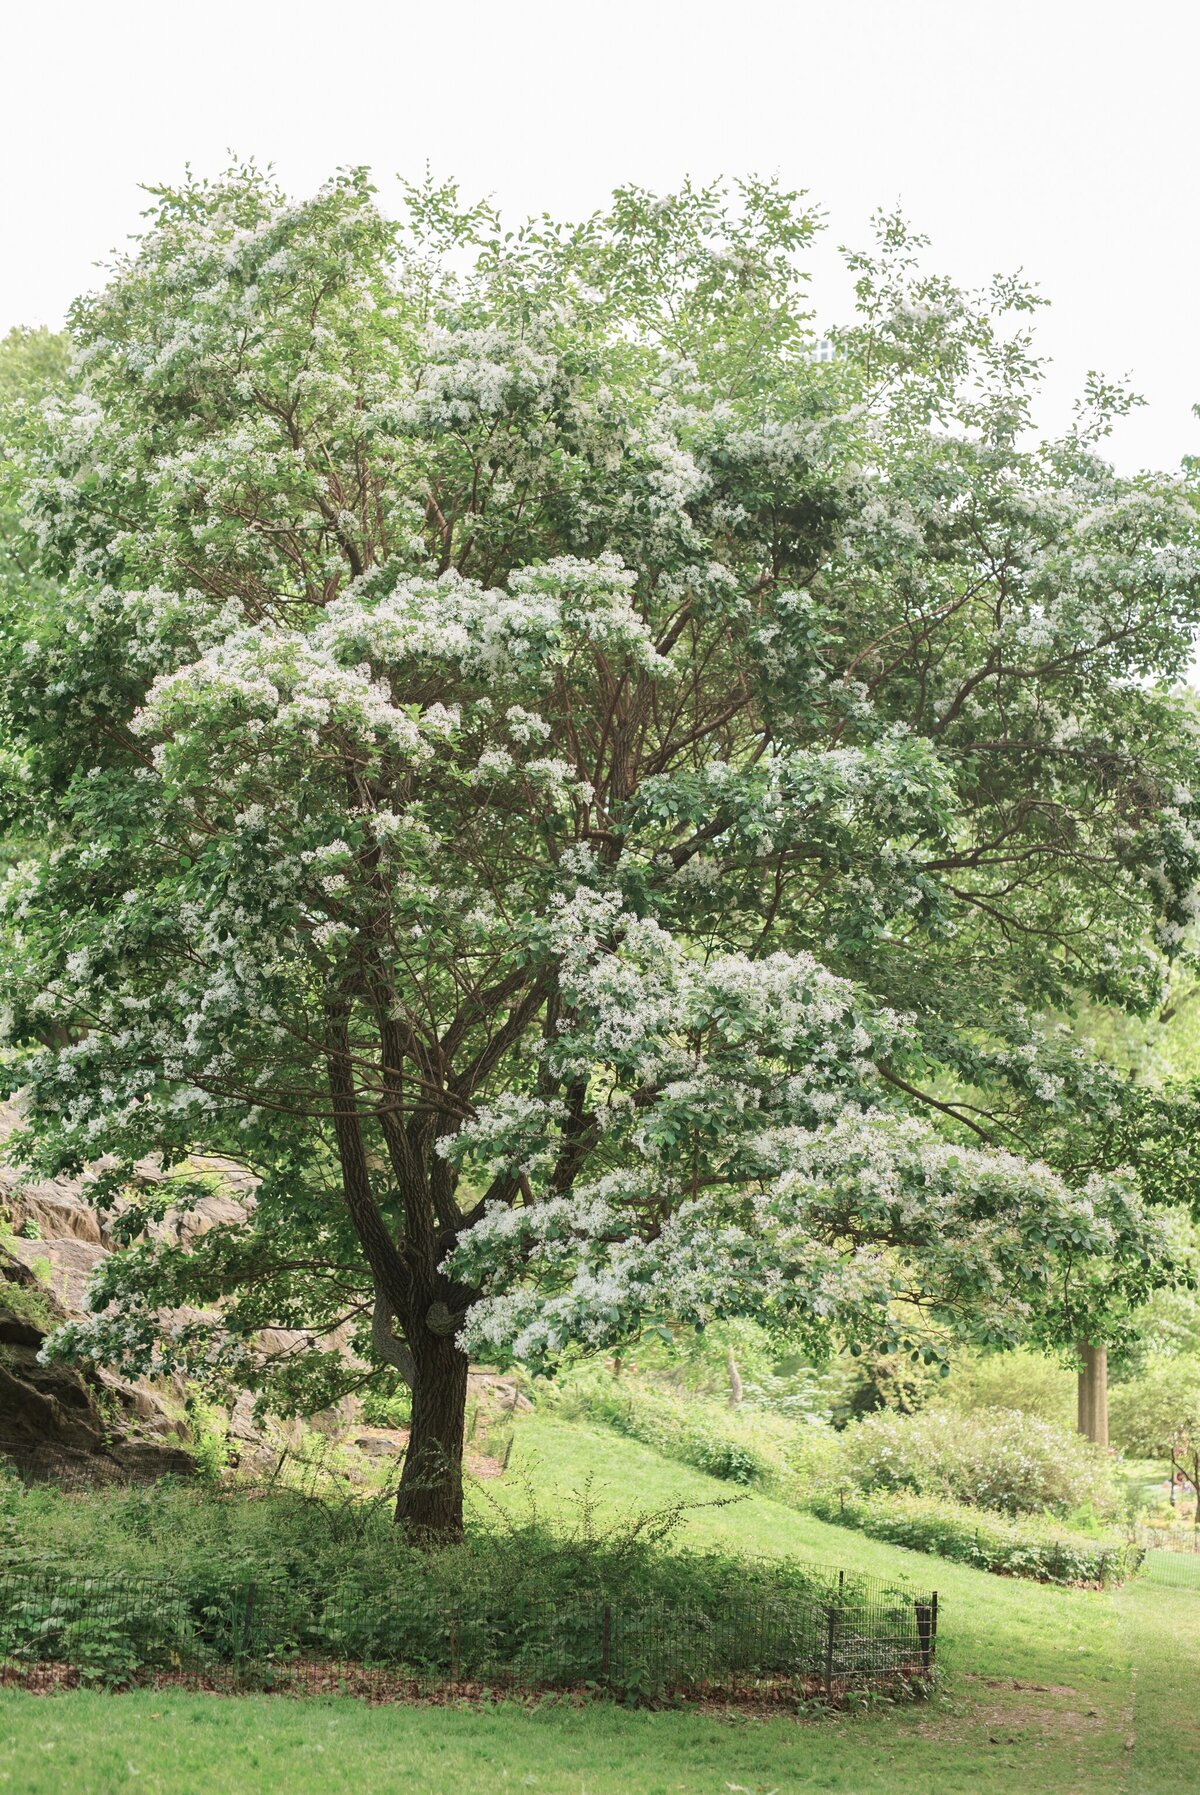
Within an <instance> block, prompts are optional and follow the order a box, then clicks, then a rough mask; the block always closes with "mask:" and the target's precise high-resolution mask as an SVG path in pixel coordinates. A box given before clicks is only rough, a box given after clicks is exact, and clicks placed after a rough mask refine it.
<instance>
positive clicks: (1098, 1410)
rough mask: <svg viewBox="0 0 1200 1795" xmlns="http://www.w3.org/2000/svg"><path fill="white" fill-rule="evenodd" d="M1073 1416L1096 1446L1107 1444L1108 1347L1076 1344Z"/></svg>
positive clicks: (1081, 1429)
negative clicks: (1075, 1406)
mask: <svg viewBox="0 0 1200 1795" xmlns="http://www.w3.org/2000/svg"><path fill="white" fill-rule="evenodd" d="M1076 1418H1077V1421H1078V1426H1079V1431H1080V1433H1081V1434H1084V1435H1085V1436H1086V1437H1087V1438H1088V1439H1089V1440H1092V1441H1094V1442H1095V1444H1096V1445H1097V1446H1104V1447H1107V1445H1108V1348H1107V1347H1106V1346H1091V1345H1089V1344H1088V1343H1087V1341H1081V1342H1080V1345H1079V1383H1078V1390H1077V1409H1076Z"/></svg>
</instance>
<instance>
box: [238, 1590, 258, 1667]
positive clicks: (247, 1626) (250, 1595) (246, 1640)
mask: <svg viewBox="0 0 1200 1795" xmlns="http://www.w3.org/2000/svg"><path fill="white" fill-rule="evenodd" d="M257 1599H258V1585H257V1583H255V1580H253V1578H251V1581H249V1583H248V1585H246V1607H244V1610H242V1651H240V1659H251V1657H253V1651H255V1605H257Z"/></svg>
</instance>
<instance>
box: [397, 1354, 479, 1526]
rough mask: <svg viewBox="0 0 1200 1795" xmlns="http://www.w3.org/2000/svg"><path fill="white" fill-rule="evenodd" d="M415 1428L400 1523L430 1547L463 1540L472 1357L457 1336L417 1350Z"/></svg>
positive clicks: (401, 1498) (401, 1491) (399, 1496)
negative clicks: (465, 1445) (465, 1437)
mask: <svg viewBox="0 0 1200 1795" xmlns="http://www.w3.org/2000/svg"><path fill="white" fill-rule="evenodd" d="M413 1356H414V1374H415V1375H414V1379H413V1393H412V1426H411V1428H410V1430H409V1436H408V1451H407V1452H406V1453H405V1455H404V1469H403V1471H402V1472H401V1474H400V1489H399V1491H398V1493H397V1497H396V1521H397V1524H398V1525H399V1526H401V1527H403V1528H404V1529H405V1531H406V1532H407V1533H409V1534H411V1535H412V1536H413V1538H414V1539H417V1540H421V1541H423V1542H425V1543H426V1544H429V1545H443V1544H446V1543H448V1542H450V1541H451V1540H456V1539H461V1538H462V1531H463V1480H462V1466H463V1434H464V1431H465V1428H466V1419H467V1363H468V1361H467V1355H466V1353H464V1352H460V1351H459V1348H458V1347H457V1346H456V1344H455V1342H454V1339H453V1337H452V1336H449V1335H446V1336H436V1335H430V1336H427V1337H426V1339H425V1341H424V1342H423V1343H422V1346H421V1350H420V1351H419V1352H416V1353H414V1355H413Z"/></svg>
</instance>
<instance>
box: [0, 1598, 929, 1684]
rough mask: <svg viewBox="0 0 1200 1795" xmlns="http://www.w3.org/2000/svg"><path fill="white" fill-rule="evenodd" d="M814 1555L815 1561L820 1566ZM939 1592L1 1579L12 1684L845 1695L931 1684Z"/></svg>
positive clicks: (1, 1653)
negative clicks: (397, 1589)
mask: <svg viewBox="0 0 1200 1795" xmlns="http://www.w3.org/2000/svg"><path fill="white" fill-rule="evenodd" d="M808 1568H809V1567H805V1570H806V1572H807V1570H808ZM936 1652H937V1596H936V1594H934V1593H932V1592H931V1593H930V1594H929V1595H927V1596H915V1595H914V1594H913V1593H912V1592H911V1591H908V1590H904V1589H900V1588H896V1587H893V1586H890V1585H887V1584H884V1583H877V1582H875V1581H874V1580H872V1579H866V1578H853V1579H851V1578H847V1577H844V1576H842V1577H839V1576H838V1573H836V1572H829V1573H825V1572H821V1571H819V1570H816V1569H815V1568H814V1571H813V1576H812V1578H811V1580H810V1581H809V1583H808V1587H807V1588H806V1589H805V1590H804V1591H803V1592H799V1591H796V1590H786V1589H784V1590H781V1591H780V1593H779V1594H778V1596H775V1597H768V1598H764V1597H762V1596H756V1597H754V1598H753V1599H750V1600H747V1601H745V1602H743V1603H738V1602H732V1603H731V1602H728V1601H725V1602H723V1603H722V1605H721V1608H720V1611H719V1612H714V1611H711V1610H708V1609H706V1608H704V1607H701V1606H699V1605H685V1604H670V1603H665V1602H661V1601H647V1602H638V1603H636V1604H631V1603H630V1602H629V1601H627V1600H623V1601H606V1600H605V1599H604V1598H603V1596H602V1595H599V1594H590V1593H588V1594H581V1595H580V1596H579V1598H578V1599H576V1600H570V1601H563V1600H538V1599H531V1598H529V1597H527V1596H522V1595H519V1594H518V1595H516V1596H515V1597H514V1598H513V1599H505V1598H504V1597H503V1596H502V1595H501V1594H500V1593H499V1592H497V1591H495V1590H489V1591H487V1592H466V1591H465V1592H463V1594H462V1595H461V1596H460V1597H459V1598H457V1599H456V1600H453V1601H451V1602H446V1601H445V1600H444V1599H442V1598H441V1597H439V1596H438V1595H437V1594H436V1593H431V1596H430V1600H429V1601H428V1603H426V1604H425V1605H424V1606H422V1604H421V1603H419V1602H414V1600H413V1597H412V1592H411V1589H410V1590H409V1591H407V1592H406V1593H405V1596H404V1599H403V1601H402V1602H400V1601H397V1600H396V1599H395V1598H394V1597H391V1596H389V1592H388V1591H386V1590H371V1589H367V1588H364V1587H362V1586H359V1585H355V1584H353V1583H346V1584H343V1585H340V1586H338V1587H337V1588H334V1589H330V1590H326V1591H315V1590H311V1589H298V1588H294V1587H284V1586H281V1585H280V1584H278V1583H267V1582H260V1581H255V1580H247V1581H243V1582H239V1583H236V1584H232V1585H229V1586H221V1585H220V1584H218V1583H215V1582H214V1583H213V1584H210V1585H208V1586H206V1587H195V1586H193V1587H190V1588H186V1587H181V1586H179V1585H178V1584H172V1583H171V1582H169V1581H167V1580H165V1579H162V1578H151V1577H144V1578H138V1577H129V1576H126V1575H124V1574H114V1573H106V1574H94V1573H89V1572H86V1571H79V1572H73V1571H68V1570H64V1569H63V1568H62V1567H59V1566H56V1567H54V1568H36V1567H29V1566H22V1567H17V1568H14V1569H9V1570H7V1571H5V1572H3V1573H0V1680H5V1681H8V1682H16V1683H23V1684H25V1685H26V1686H29V1687H35V1688H36V1687H47V1686H53V1685H57V1684H68V1685H69V1684H74V1683H78V1682H86V1683H95V1684H100V1685H108V1686H110V1687H120V1686H123V1685H127V1684H131V1683H141V1682H153V1681H156V1680H162V1679H168V1680H169V1679H179V1680H182V1681H187V1682H191V1683H197V1684H200V1685H202V1686H213V1687H226V1688H292V1689H297V1690H301V1691H304V1690H307V1691H312V1692H317V1691H321V1690H325V1689H329V1688H338V1687H347V1686H348V1687H350V1688H355V1689H363V1690H364V1691H370V1690H375V1691H376V1692H378V1693H380V1694H386V1693H388V1692H389V1691H390V1692H392V1693H404V1692H406V1691H408V1692H412V1691H415V1690H417V1689H419V1688H422V1687H424V1688H429V1687H430V1686H432V1685H435V1684H436V1685H444V1684H456V1685H472V1684H473V1685H481V1686H487V1687H493V1686H494V1687H497V1688H503V1687H509V1688H525V1689H567V1688H585V1687H594V1688H604V1689H610V1690H614V1691H618V1692H624V1693H627V1694H628V1693H633V1694H644V1695H647V1696H651V1695H654V1694H669V1693H672V1692H674V1693H679V1694H684V1695H692V1696H697V1695H702V1694H704V1693H707V1692H714V1693H715V1692H723V1693H728V1694H741V1695H745V1696H753V1697H754V1698H756V1699H788V1698H793V1697H796V1696H803V1695H808V1694H817V1693H822V1692H823V1693H824V1694H825V1695H827V1696H833V1695H835V1694H837V1693H838V1692H839V1691H843V1690H846V1689H848V1688H852V1687H865V1686H872V1685H878V1684H885V1683H896V1682H912V1683H914V1684H915V1683H917V1682H919V1681H920V1680H921V1679H924V1678H927V1677H928V1676H929V1675H930V1673H931V1672H932V1670H933V1667H934V1663H935V1658H936Z"/></svg>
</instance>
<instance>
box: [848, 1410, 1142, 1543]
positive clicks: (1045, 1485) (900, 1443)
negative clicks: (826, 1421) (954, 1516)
mask: <svg viewBox="0 0 1200 1795" xmlns="http://www.w3.org/2000/svg"><path fill="white" fill-rule="evenodd" d="M841 1438H842V1454H843V1464H844V1469H845V1472H846V1474H847V1476H848V1477H849V1479H850V1481H851V1483H853V1484H856V1485H857V1486H858V1488H859V1489H861V1490H864V1491H871V1490H904V1489H907V1490H916V1491H918V1492H919V1493H921V1494H923V1495H929V1496H950V1497H952V1498H953V1499H954V1500H955V1501H958V1502H966V1503H970V1504H971V1505H972V1506H974V1507H978V1508H994V1509H1001V1510H1003V1511H1004V1512H1005V1513H1006V1514H1032V1513H1035V1512H1038V1511H1047V1512H1049V1513H1052V1514H1059V1515H1065V1514H1069V1513H1070V1512H1071V1511H1072V1510H1073V1509H1090V1510H1091V1511H1092V1513H1093V1514H1095V1515H1097V1516H1099V1517H1107V1518H1110V1519H1111V1518H1115V1517H1117V1516H1118V1515H1119V1512H1120V1508H1121V1496H1120V1492H1119V1491H1118V1489H1117V1487H1116V1484H1115V1482H1114V1478H1113V1473H1112V1468H1111V1465H1110V1463H1109V1460H1108V1459H1107V1458H1106V1457H1105V1455H1104V1454H1103V1453H1102V1452H1101V1451H1100V1450H1099V1449H1098V1448H1097V1447H1095V1446H1093V1445H1092V1444H1091V1442H1090V1441H1087V1440H1084V1439H1082V1438H1081V1437H1080V1436H1079V1435H1078V1434H1077V1433H1073V1432H1071V1431H1070V1430H1069V1429H1067V1428H1065V1427H1056V1426H1054V1425H1053V1424H1052V1423H1050V1422H1048V1421H1042V1420H1040V1419H1039V1418H1038V1417H1037V1416H1036V1415H1028V1414H1021V1413H1019V1412H1018V1411H1017V1410H1015V1409H992V1410H988V1409H977V1410H974V1411H973V1412H971V1413H969V1414H964V1413H962V1412H958V1411H955V1410H951V1409H938V1408H931V1409H922V1410H921V1411H920V1412H919V1413H918V1414H915V1415H896V1414H889V1413H880V1414H877V1415H868V1416H867V1417H866V1418H865V1419H864V1420H862V1421H860V1422H857V1423H856V1424H855V1425H854V1426H852V1427H848V1428H847V1429H846V1430H845V1432H844V1433H843V1435H842V1437H841Z"/></svg>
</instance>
